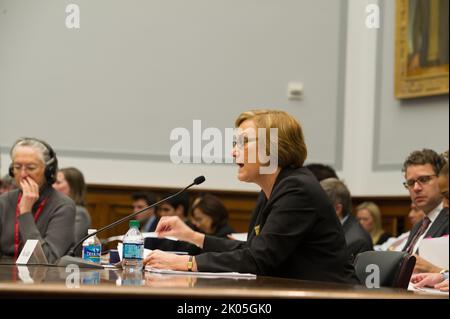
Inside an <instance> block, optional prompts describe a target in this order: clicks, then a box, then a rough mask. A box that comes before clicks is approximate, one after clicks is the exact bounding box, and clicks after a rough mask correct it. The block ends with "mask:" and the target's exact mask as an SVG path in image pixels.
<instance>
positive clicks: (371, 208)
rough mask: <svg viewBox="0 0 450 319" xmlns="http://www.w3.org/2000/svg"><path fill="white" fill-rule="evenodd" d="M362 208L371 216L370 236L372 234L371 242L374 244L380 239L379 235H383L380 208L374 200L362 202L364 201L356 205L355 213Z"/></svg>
mask: <svg viewBox="0 0 450 319" xmlns="http://www.w3.org/2000/svg"><path fill="white" fill-rule="evenodd" d="M363 209H366V210H367V211H368V212H369V214H370V216H372V219H373V231H372V234H371V236H372V241H373V244H376V243H377V242H378V240H379V239H380V236H381V235H383V233H384V230H383V227H382V225H381V212H380V208H379V207H378V205H377V204H375V203H374V202H364V203H362V204H360V205H358V207H356V213H358V211H360V210H363Z"/></svg>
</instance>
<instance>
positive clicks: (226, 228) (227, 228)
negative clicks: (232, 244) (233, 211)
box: [212, 224, 235, 238]
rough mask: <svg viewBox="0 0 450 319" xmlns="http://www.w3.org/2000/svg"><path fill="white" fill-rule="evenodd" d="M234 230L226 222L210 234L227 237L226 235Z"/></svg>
mask: <svg viewBox="0 0 450 319" xmlns="http://www.w3.org/2000/svg"><path fill="white" fill-rule="evenodd" d="M234 232H235V231H234V229H233V227H231V226H230V225H228V224H225V225H223V226H221V227H219V228H217V229H216V231H215V232H214V234H212V236H216V237H222V238H228V235H231V234H232V233H234Z"/></svg>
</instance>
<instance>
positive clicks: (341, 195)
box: [320, 178, 373, 262]
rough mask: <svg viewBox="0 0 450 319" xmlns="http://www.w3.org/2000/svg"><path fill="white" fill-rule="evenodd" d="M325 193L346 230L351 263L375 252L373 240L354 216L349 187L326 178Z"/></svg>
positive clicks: (323, 184) (322, 184) (338, 181)
mask: <svg viewBox="0 0 450 319" xmlns="http://www.w3.org/2000/svg"><path fill="white" fill-rule="evenodd" d="M320 186H322V188H323V190H324V191H325V193H326V194H327V195H328V198H330V201H331V204H333V206H334V209H335V211H336V215H337V216H338V218H339V221H340V222H341V225H342V228H343V230H344V235H345V241H346V243H347V251H348V255H349V258H350V260H351V262H353V260H354V258H355V257H356V255H358V254H359V253H362V252H364V251H368V250H373V246H372V239H371V237H370V235H369V233H367V232H366V231H365V230H364V228H363V227H362V226H361V224H360V223H359V222H358V220H356V218H355V217H353V216H352V214H351V211H352V198H351V195H350V191H349V190H348V188H347V186H346V185H345V184H344V183H343V182H341V181H340V180H338V179H337V178H326V179H324V180H322V181H321V182H320Z"/></svg>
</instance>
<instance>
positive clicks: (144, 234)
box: [106, 232, 178, 243]
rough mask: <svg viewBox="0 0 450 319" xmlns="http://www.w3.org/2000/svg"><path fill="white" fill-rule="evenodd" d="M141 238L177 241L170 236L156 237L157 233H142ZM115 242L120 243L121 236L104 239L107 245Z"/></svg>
mask: <svg viewBox="0 0 450 319" xmlns="http://www.w3.org/2000/svg"><path fill="white" fill-rule="evenodd" d="M142 236H143V237H144V238H165V239H169V240H174V241H177V240H178V239H177V238H175V237H172V236H167V237H158V233H155V232H150V233H142ZM116 240H118V241H122V240H123V235H120V236H112V237H109V238H107V239H106V241H107V242H108V243H109V242H112V241H116Z"/></svg>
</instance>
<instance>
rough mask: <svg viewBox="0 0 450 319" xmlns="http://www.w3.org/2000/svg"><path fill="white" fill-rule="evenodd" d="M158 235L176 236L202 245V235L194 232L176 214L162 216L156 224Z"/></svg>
mask: <svg viewBox="0 0 450 319" xmlns="http://www.w3.org/2000/svg"><path fill="white" fill-rule="evenodd" d="M155 232H156V233H158V237H170V236H172V237H176V238H177V239H179V240H183V241H187V242H190V243H193V244H195V245H197V246H199V247H201V246H203V238H204V235H203V236H202V234H200V233H197V232H195V231H194V230H192V229H191V228H190V227H189V226H187V225H186V224H185V223H184V222H183V221H182V220H181V219H180V218H179V217H178V216H164V217H161V219H160V220H159V222H158V225H157V226H156V230H155Z"/></svg>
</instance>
